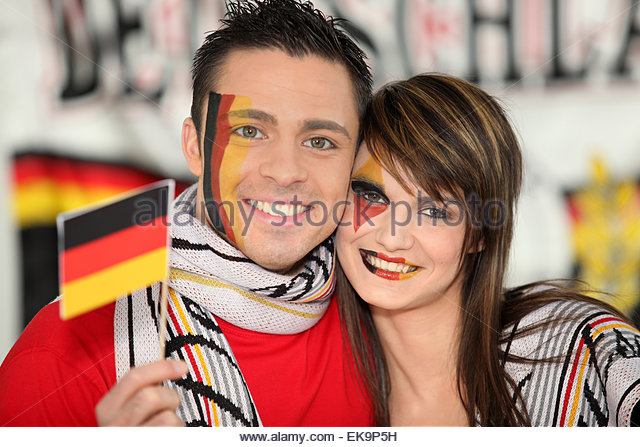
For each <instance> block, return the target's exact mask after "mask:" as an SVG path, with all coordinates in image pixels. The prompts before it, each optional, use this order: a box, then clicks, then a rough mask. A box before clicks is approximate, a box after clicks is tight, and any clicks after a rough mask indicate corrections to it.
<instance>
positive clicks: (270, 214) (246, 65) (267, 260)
mask: <svg viewBox="0 0 640 447" xmlns="http://www.w3.org/2000/svg"><path fill="white" fill-rule="evenodd" d="M215 90H216V91H217V92H219V93H220V94H221V95H222V96H212V97H211V98H210V100H209V101H208V102H207V103H206V104H205V109H204V110H203V116H207V113H208V108H209V105H214V104H215V105H217V108H218V111H216V112H215V113H216V116H213V117H211V116H207V118H206V119H205V122H204V123H202V129H203V131H202V132H201V134H202V136H203V138H202V140H204V139H205V137H206V135H207V134H209V135H215V140H214V142H213V144H211V143H209V144H206V143H205V142H204V141H200V148H203V154H202V164H201V174H202V175H200V184H199V197H200V198H201V200H205V201H206V202H209V204H210V202H211V201H215V202H216V206H214V207H211V206H209V208H208V210H209V211H208V212H206V213H205V214H206V216H207V221H208V223H209V224H210V225H211V226H213V227H214V228H218V231H220V232H222V233H224V234H225V235H226V236H227V238H228V239H229V240H230V241H231V242H233V243H234V244H235V245H236V246H237V247H238V248H239V249H240V250H242V251H243V252H244V253H245V254H246V255H247V256H248V257H249V258H251V259H252V260H253V261H254V262H256V263H257V264H259V265H261V266H263V267H265V268H268V269H270V270H275V271H286V270H289V269H291V268H292V267H293V266H294V265H295V264H296V263H297V262H298V261H299V260H301V259H302V258H304V256H305V255H306V254H307V253H309V251H311V250H312V249H313V248H314V247H316V246H317V245H318V244H319V243H320V242H322V241H323V240H324V239H325V238H327V237H328V236H329V235H330V234H331V233H332V232H333V231H334V230H335V228H336V226H337V223H338V221H339V219H340V217H341V215H342V212H343V208H344V207H343V205H342V204H340V203H339V202H341V201H343V200H344V199H345V197H346V195H347V189H348V181H349V175H350V171H351V166H352V163H353V158H354V154H355V147H356V140H357V135H358V116H357V112H356V103H355V99H354V94H353V88H352V84H351V81H350V79H349V75H348V73H347V70H346V68H345V67H343V66H342V65H340V64H337V63H332V62H327V61H326V60H324V59H321V58H318V57H315V56H309V57H305V58H303V59H298V58H292V57H290V56H288V55H286V54H285V53H283V52H281V51H278V50H264V49H257V50H236V51H233V52H232V53H231V54H230V55H229V56H228V58H227V59H226V61H225V64H224V68H223V70H222V72H221V76H220V77H219V79H218V80H217V83H216V86H215ZM212 127H215V134H211V129H212ZM206 128H208V130H207V129H206ZM192 170H193V169H192ZM221 202H222V206H220V203H221ZM201 209H202V208H201ZM216 213H217V215H216Z"/></svg>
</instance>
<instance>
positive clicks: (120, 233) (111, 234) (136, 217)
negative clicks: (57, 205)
mask: <svg viewBox="0 0 640 447" xmlns="http://www.w3.org/2000/svg"><path fill="white" fill-rule="evenodd" d="M174 189H175V182H174V181H173V180H162V181H160V182H156V183H153V184H151V185H149V186H147V187H144V188H140V189H137V190H134V191H132V192H130V193H127V194H124V195H122V196H119V197H117V198H116V199H114V200H112V201H110V203H108V204H106V205H102V206H100V207H96V206H93V207H90V208H86V209H82V210H80V211H72V212H69V213H64V214H60V215H59V216H58V219H57V221H58V238H59V252H60V288H61V294H62V300H61V306H60V316H61V318H62V319H69V318H72V317H74V316H77V315H80V314H83V313H85V312H89V311H91V310H93V309H96V308H98V307H100V306H103V305H105V304H108V303H110V302H112V301H115V300H116V299H117V298H118V297H119V296H122V295H125V294H127V293H130V292H132V291H134V290H137V289H140V288H143V287H147V286H149V285H151V284H153V283H155V282H158V281H162V280H166V278H167V271H168V263H167V261H168V258H167V257H168V253H169V242H170V238H169V231H168V214H169V202H170V200H171V199H173V194H174Z"/></svg>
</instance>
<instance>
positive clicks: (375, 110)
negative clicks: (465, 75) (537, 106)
mask: <svg viewBox="0 0 640 447" xmlns="http://www.w3.org/2000/svg"><path fill="white" fill-rule="evenodd" d="M363 126H364V127H363V141H364V143H366V145H367V147H368V149H369V151H370V152H371V155H372V156H373V157H374V158H375V159H376V161H378V162H379V163H380V164H381V165H382V166H383V167H384V168H385V169H386V170H387V171H388V172H389V173H390V174H391V175H392V176H393V177H394V178H395V179H396V180H397V181H398V183H400V184H401V185H402V186H403V188H405V189H406V190H407V192H409V193H411V194H415V189H416V186H417V187H420V188H421V189H422V190H424V192H425V193H426V194H427V195H429V196H430V197H431V198H433V199H435V200H438V201H441V202H445V200H444V199H443V197H445V196H446V197H454V198H455V200H456V201H457V203H458V204H461V205H462V209H463V210H464V212H465V217H466V219H465V220H464V221H465V225H466V229H465V230H466V232H465V242H464V245H463V249H462V251H461V252H462V253H467V254H465V255H462V257H461V259H460V266H459V274H460V275H461V276H462V301H461V306H462V312H461V321H460V328H461V330H460V338H459V349H458V359H457V385H458V394H459V396H460V399H461V401H462V404H463V405H464V407H465V410H466V412H467V418H468V423H469V425H477V424H479V425H483V426H504V425H530V420H529V417H528V415H527V412H526V409H524V408H523V406H522V405H520V404H519V401H520V403H521V397H520V396H519V394H518V392H517V391H515V398H514V390H517V386H516V384H515V383H514V382H513V380H512V379H511V378H510V377H509V375H508V374H507V373H506V372H505V370H504V367H503V365H504V362H505V361H506V360H507V359H506V358H505V354H504V352H503V351H501V349H500V346H501V344H503V343H505V341H506V340H505V338H506V337H505V336H504V332H505V329H506V328H508V327H509V326H511V325H513V324H514V323H516V322H517V321H519V320H520V319H521V318H522V317H523V316H524V315H526V314H527V313H529V312H531V311H532V310H534V309H536V308H538V307H540V306H542V305H543V304H545V303H548V302H549V301H552V300H557V299H576V300H581V301H588V302H598V303H599V301H595V300H593V299H591V298H588V297H586V296H584V295H581V294H580V293H578V292H576V291H573V290H572V289H570V288H567V287H563V286H562V285H560V284H555V283H554V284H551V283H542V282H541V283H535V284H530V285H527V286H522V287H520V288H517V289H513V290H510V291H505V290H504V289H503V282H504V276H505V271H506V268H507V261H508V259H509V249H510V245H511V240H512V237H513V227H514V215H515V210H516V203H517V199H518V195H519V193H520V185H521V181H522V155H521V151H520V145H519V142H518V138H517V136H516V134H515V133H514V131H513V129H512V127H511V125H510V123H509V120H508V119H507V117H506V115H505V113H504V111H503V109H502V107H501V106H500V105H499V104H498V102H497V101H496V100H495V99H494V98H493V97H491V96H490V95H489V94H487V93H486V92H485V91H483V90H482V89H480V88H478V87H476V86H475V85H473V84H471V83H469V82H466V81H464V80H461V79H458V78H455V77H451V76H446V75H441V74H423V75H418V76H414V77H412V78H410V79H408V80H406V81H398V82H393V83H390V84H387V85H386V86H384V87H382V88H381V89H380V90H379V91H378V92H376V93H375V95H374V96H373V98H372V102H371V104H370V107H369V108H368V110H367V112H366V114H365V120H364V124H363ZM413 185H415V186H413ZM479 247H480V249H478V248H479ZM337 286H338V294H339V308H340V313H341V318H342V320H343V328H344V331H345V334H346V336H347V337H348V338H349V341H350V345H351V348H352V350H353V351H354V353H355V358H356V363H357V366H358V369H359V372H360V375H361V377H362V379H363V382H364V385H365V388H366V389H367V391H368V393H369V395H370V397H371V399H372V402H373V407H374V412H375V416H376V423H377V425H385V426H386V425H389V422H390V421H389V408H388V397H389V393H390V387H391V384H390V382H389V377H388V372H387V368H386V364H385V361H384V354H383V352H382V347H381V344H380V340H379V339H378V336H377V333H376V330H375V326H374V323H373V320H372V317H371V314H370V312H369V308H368V305H367V304H366V303H365V302H364V301H362V300H361V299H360V298H359V297H357V295H356V293H355V291H354V290H353V288H352V287H351V286H350V284H349V282H348V281H347V279H346V277H345V275H344V273H343V272H342V270H341V269H340V268H339V269H338V284H337ZM601 305H602V304H601ZM606 307H607V309H608V310H609V311H611V312H613V313H615V314H617V315H619V313H618V312H617V311H615V310H613V309H612V308H610V307H608V306H606ZM547 323H549V322H547ZM528 329H529V330H531V329H534V328H528ZM510 335H511V334H510ZM508 360H510V361H512V360H513V361H525V360H526V359H513V358H511V357H510V358H509V359H508Z"/></svg>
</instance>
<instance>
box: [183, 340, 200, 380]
mask: <svg viewBox="0 0 640 447" xmlns="http://www.w3.org/2000/svg"><path fill="white" fill-rule="evenodd" d="M184 350H185V351H187V355H188V356H189V360H190V361H191V365H193V370H194V371H195V373H196V378H197V379H198V382H200V383H202V377H201V376H200V370H199V369H198V364H197V363H196V359H195V358H194V357H193V352H191V350H192V346H191V345H184Z"/></svg>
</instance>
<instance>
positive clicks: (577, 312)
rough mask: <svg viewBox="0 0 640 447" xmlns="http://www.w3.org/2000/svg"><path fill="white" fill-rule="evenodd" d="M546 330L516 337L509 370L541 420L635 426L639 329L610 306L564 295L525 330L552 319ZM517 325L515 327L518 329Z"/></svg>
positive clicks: (639, 394)
mask: <svg viewBox="0 0 640 447" xmlns="http://www.w3.org/2000/svg"><path fill="white" fill-rule="evenodd" d="M549 318H550V319H551V320H556V319H558V318H561V320H560V321H558V322H557V323H555V324H550V325H549V326H548V327H544V328H542V329H541V330H535V331H533V332H532V333H531V334H529V335H526V336H523V337H515V338H514V339H513V340H511V341H509V342H508V343H507V346H506V350H507V352H508V354H513V355H517V356H522V357H525V358H527V359H532V360H537V359H545V358H546V359H549V358H553V357H558V358H557V359H556V360H555V361H553V360H552V361H534V362H526V363H521V362H516V361H507V363H506V364H505V370H506V371H507V373H508V374H509V375H510V376H511V377H512V378H513V379H514V381H515V383H516V384H517V387H518V388H519V390H520V392H521V393H522V397H523V400H524V405H525V407H526V409H527V412H528V414H529V417H530V418H531V423H532V425H534V426H607V425H609V426H631V425H639V424H640V403H639V402H640V333H639V332H638V331H637V329H635V328H633V327H632V326H629V325H628V324H627V323H625V322H624V321H622V320H620V319H619V318H617V317H615V316H613V315H611V314H610V313H608V312H606V311H605V310H604V309H602V308H600V307H598V306H596V305H592V304H585V303H582V302H575V301H557V302H553V303H550V304H547V305H545V306H543V307H541V308H540V309H538V310H536V311H534V312H531V313H530V314H529V315H527V316H526V317H524V318H523V319H522V320H521V321H520V322H519V323H518V324H517V325H516V326H515V329H517V330H520V329H522V328H524V327H526V326H529V325H535V324H538V323H540V322H542V321H547V320H548V319H549ZM513 329H514V327H513V326H512V327H511V328H508V330H509V331H510V332H511V333H512V334H513V333H514V331H513Z"/></svg>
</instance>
